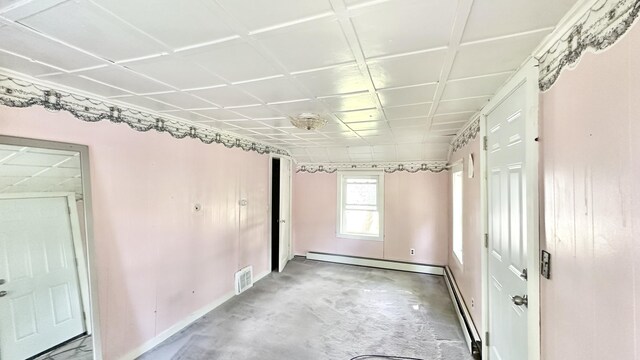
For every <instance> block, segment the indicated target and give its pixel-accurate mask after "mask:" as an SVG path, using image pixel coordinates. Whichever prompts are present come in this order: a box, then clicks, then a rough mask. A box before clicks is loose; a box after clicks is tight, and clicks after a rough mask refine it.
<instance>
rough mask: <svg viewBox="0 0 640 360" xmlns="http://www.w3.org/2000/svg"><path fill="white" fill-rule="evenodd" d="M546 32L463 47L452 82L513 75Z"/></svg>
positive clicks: (454, 68)
mask: <svg viewBox="0 0 640 360" xmlns="http://www.w3.org/2000/svg"><path fill="white" fill-rule="evenodd" d="M547 35H548V33H547V32H541V33H534V34H528V35H522V36H514V37H511V38H506V39H500V40H494V41H487V42H480V43H472V44H470V45H463V46H461V47H460V50H459V51H458V55H457V56H456V60H455V61H454V63H453V68H452V69H451V74H450V77H451V78H452V79H458V78H464V77H472V76H478V75H486V74H494V73H499V72H506V71H514V70H516V69H517V68H518V67H519V66H520V65H521V64H522V62H523V61H524V60H525V59H526V58H527V57H528V56H529V55H530V54H531V52H532V51H533V49H534V48H535V47H536V46H537V45H538V44H539V43H540V42H541V41H542V40H543V39H544V37H545V36H547Z"/></svg>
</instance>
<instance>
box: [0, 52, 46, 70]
mask: <svg viewBox="0 0 640 360" xmlns="http://www.w3.org/2000/svg"><path fill="white" fill-rule="evenodd" d="M0 67H3V68H6V69H11V70H12V71H17V72H21V73H24V74H31V75H32V76H38V75H44V74H51V73H54V72H57V71H58V70H57V69H54V68H52V67H50V66H47V65H44V64H41V63H37V62H35V61H31V60H30V59H27V58H24V57H20V56H16V55H13V54H10V53H7V52H4V51H2V50H0Z"/></svg>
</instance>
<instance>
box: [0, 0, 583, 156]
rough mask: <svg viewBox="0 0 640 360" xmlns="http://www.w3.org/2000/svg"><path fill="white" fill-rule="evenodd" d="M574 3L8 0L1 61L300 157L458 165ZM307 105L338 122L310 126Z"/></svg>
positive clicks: (0, 11) (0, 23) (1, 26)
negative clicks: (479, 124)
mask: <svg viewBox="0 0 640 360" xmlns="http://www.w3.org/2000/svg"><path fill="white" fill-rule="evenodd" d="M575 2H576V0H560V1H558V0H539V1H535V2H529V1H511V0H496V1H491V2H481V1H479V0H475V1H474V0H460V1H457V2H454V1H450V2H444V3H443V2H442V1H437V0H305V1H300V0H277V1H261V2H256V1H253V0H192V1H190V2H189V6H185V4H184V2H179V1H171V0H140V1H135V2H130V1H121V0H51V1H46V2H29V1H23V2H20V1H12V0H10V1H7V2H2V3H0V37H1V38H2V39H3V41H2V42H1V43H0V68H5V69H7V70H10V71H15V72H18V73H22V74H26V75H29V76H32V77H36V78H37V79H40V80H41V81H42V82H45V83H48V84H59V85H62V86H65V87H67V88H76V89H78V90H80V91H82V92H84V93H92V94H95V95H97V96H98V97H102V98H106V99H107V100H111V101H114V102H117V103H119V104H124V105H130V106H133V107H138V108H144V109H147V110H150V111H152V112H157V113H161V114H162V113H165V114H167V115H171V116H172V117H178V118H181V119H183V120H184V121H187V122H197V123H200V124H203V125H207V126H211V127H214V128H218V129H221V130H224V131H228V132H232V133H236V134H238V135H241V136H246V137H252V138H254V139H256V140H260V141H262V142H265V143H269V144H273V145H277V146H282V147H285V148H287V149H288V150H290V151H291V153H292V154H293V156H294V158H296V159H297V160H298V161H316V162H345V161H354V162H366V161H425V160H446V157H447V153H448V152H447V150H448V144H449V142H450V141H451V140H452V139H453V136H454V135H455V133H456V132H457V131H459V130H460V129H461V128H462V126H464V124H465V123H466V122H467V121H468V120H469V119H470V118H471V116H472V115H473V114H474V113H476V112H477V111H479V110H480V109H481V108H482V107H483V106H484V104H486V102H487V101H488V99H490V97H491V96H492V95H493V94H495V93H496V91H497V90H498V89H499V87H500V86H501V85H502V84H504V83H505V82H506V80H507V79H508V78H509V77H510V76H511V75H512V74H513V73H514V71H515V70H516V69H517V68H518V66H519V65H520V64H521V63H523V62H524V61H525V60H526V58H527V57H528V56H529V54H530V53H531V52H532V51H533V49H534V48H535V47H536V46H537V45H538V43H540V42H541V41H542V39H543V38H544V37H545V36H546V35H547V34H549V33H550V32H551V30H552V29H553V27H554V26H555V25H556V23H557V22H558V21H559V20H560V18H561V17H562V16H563V15H564V14H565V13H566V12H567V11H568V10H569V9H570V7H571V6H572V5H573V4H574V3H575ZM301 112H316V113H319V114H321V115H322V116H323V117H325V118H326V119H327V120H328V124H327V126H325V127H324V128H322V129H319V130H316V131H313V132H306V131H304V130H300V129H297V128H295V127H293V126H292V125H291V124H290V123H289V121H288V116H293V115H297V114H298V113H301ZM365 150H366V151H365Z"/></svg>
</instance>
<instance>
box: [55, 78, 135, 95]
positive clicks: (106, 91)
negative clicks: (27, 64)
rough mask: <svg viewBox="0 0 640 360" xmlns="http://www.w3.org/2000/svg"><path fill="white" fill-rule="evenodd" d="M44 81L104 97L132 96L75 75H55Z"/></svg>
mask: <svg viewBox="0 0 640 360" xmlns="http://www.w3.org/2000/svg"><path fill="white" fill-rule="evenodd" d="M42 79H43V80H46V81H50V82H52V83H56V84H60V85H64V86H68V87H71V88H75V89H79V90H82V91H86V92H89V93H92V94H96V95H99V96H103V97H111V96H121V95H131V93H130V92H127V91H124V90H122V89H117V88H115V87H111V86H107V85H103V84H101V83H98V82H95V81H92V80H89V79H85V78H82V77H80V76H77V75H73V74H54V75H50V76H46V77H42Z"/></svg>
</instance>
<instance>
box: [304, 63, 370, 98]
mask: <svg viewBox="0 0 640 360" xmlns="http://www.w3.org/2000/svg"><path fill="white" fill-rule="evenodd" d="M294 77H295V78H296V79H297V80H298V81H299V82H300V83H302V85H303V86H305V87H306V88H307V89H309V90H310V91H311V92H312V93H313V94H314V95H315V96H327V95H336V94H346V93H354V92H361V91H366V90H367V80H366V78H365V77H364V76H363V75H362V73H361V72H360V69H359V68H358V66H356V65H348V66H340V67H334V68H329V69H322V70H317V71H311V72H306V73H302V74H296V75H294Z"/></svg>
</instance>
